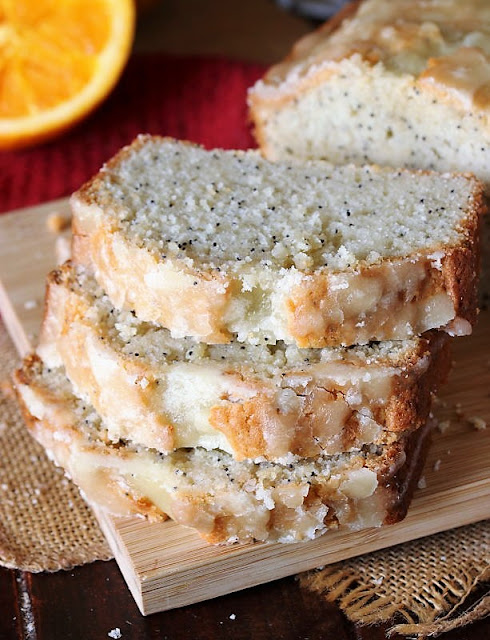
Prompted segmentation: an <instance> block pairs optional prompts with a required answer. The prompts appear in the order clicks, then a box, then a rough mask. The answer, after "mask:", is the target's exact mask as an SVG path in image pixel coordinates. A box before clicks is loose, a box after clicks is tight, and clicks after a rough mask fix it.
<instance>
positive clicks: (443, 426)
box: [437, 420, 451, 433]
mask: <svg viewBox="0 0 490 640" xmlns="http://www.w3.org/2000/svg"><path fill="white" fill-rule="evenodd" d="M450 426H451V421H450V420H442V421H441V422H439V424H438V425H437V428H438V430H439V431H440V432H441V433H446V431H447V430H448V429H449V427H450Z"/></svg>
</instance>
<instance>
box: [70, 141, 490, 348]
mask: <svg viewBox="0 0 490 640" xmlns="http://www.w3.org/2000/svg"><path fill="white" fill-rule="evenodd" d="M482 198H483V192H482V187H481V185H480V183H478V182H477V181H476V180H475V179H473V178H471V177H469V176H466V175H449V174H447V175H438V174H434V173H421V172H410V171H399V170H396V171H395V170H391V169H380V168H379V167H375V166H365V167H362V168H359V167H355V166H341V167H335V166H333V165H330V164H328V163H325V162H319V163H314V164H313V163H311V164H305V165H293V164H288V163H277V164H273V163H270V162H268V161H266V160H264V159H262V158H261V157H260V156H259V154H258V153H257V152H255V151H249V152H236V151H205V150H204V149H202V148H200V147H198V146H195V145H191V144H185V143H180V142H177V141H175V140H171V139H162V138H155V137H148V136H146V137H145V136H140V137H139V138H138V139H137V140H136V141H135V142H134V143H133V144H132V145H131V146H130V147H127V148H125V149H123V150H122V151H121V152H120V153H118V154H117V155H116V156H115V157H114V158H113V159H112V160H111V161H110V162H109V163H108V164H107V165H106V166H105V167H103V168H102V170H101V171H100V172H99V174H98V175H97V176H96V177H95V178H93V179H92V180H91V181H90V182H88V183H87V184H86V185H85V186H84V187H82V189H80V191H78V192H77V193H76V194H75V195H74V196H73V198H72V208H73V214H74V217H73V228H74V233H75V237H74V243H73V259H74V260H75V262H77V263H79V264H82V265H85V266H86V267H88V268H89V269H90V270H91V271H92V272H93V273H94V275H95V277H96V279H97V280H98V282H99V284H100V285H101V286H102V287H103V288H104V290H105V291H106V292H107V294H108V295H109V297H110V299H111V300H112V302H113V304H114V306H115V307H116V308H118V309H126V310H134V311H135V313H136V316H137V317H138V318H140V319H141V320H144V321H149V322H155V323H158V324H160V325H163V326H165V327H167V328H168V329H169V330H170V331H171V334H172V336H173V337H175V338H181V337H184V336H193V337H195V338H196V339H197V340H199V341H202V342H206V343H226V342H230V341H231V340H232V339H233V337H236V338H237V340H238V341H240V342H248V343H252V344H259V343H262V344H264V343H266V342H269V343H276V342H277V341H278V340H283V341H284V342H285V343H287V344H297V345H298V346H300V347H304V348H308V347H324V346H328V345H332V346H337V345H351V344H364V343H368V342H369V341H371V340H392V339H393V340H402V339H406V338H411V337H412V336H414V335H420V334H421V333H423V332H424V331H426V330H428V329H432V328H441V329H444V330H446V331H448V332H450V333H452V334H458V335H459V334H468V333H470V331H471V324H472V323H473V321H474V320H475V315H476V280H477V270H478V266H477V263H478V255H477V254H478V250H477V243H478V233H477V231H478V226H479V218H480V214H481V213H482V211H483V200H482Z"/></svg>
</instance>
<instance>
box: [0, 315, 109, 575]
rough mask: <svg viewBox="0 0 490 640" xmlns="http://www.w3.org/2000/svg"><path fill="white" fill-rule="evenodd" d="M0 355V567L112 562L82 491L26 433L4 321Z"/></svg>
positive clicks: (0, 329)
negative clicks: (18, 403)
mask: <svg viewBox="0 0 490 640" xmlns="http://www.w3.org/2000/svg"><path fill="white" fill-rule="evenodd" d="M0 354H1V355H0V461H1V462H0V564H2V565H4V566H6V567H11V568H18V569H23V570H26V571H57V570H58V569H68V568H71V567H73V566H75V565H80V564H84V563H86V562H92V561H94V560H108V559H110V558H111V557H112V554H111V552H110V549H109V547H108V545H107V543H106V541H105V539H104V537H103V535H102V533H101V531H100V529H99V527H98V525H97V522H96V521H95V518H94V516H93V515H92V512H91V511H90V509H89V508H88V507H87V505H86V504H85V502H84V501H83V500H82V498H81V497H80V494H79V492H78V489H77V488H76V487H75V486H74V485H73V484H72V483H71V482H70V481H69V480H68V479H67V478H65V476H64V475H63V472H62V471H61V470H60V469H57V468H55V467H54V465H53V464H52V463H51V462H50V461H49V459H48V458H47V456H46V454H45V453H44V450H43V449H42V448H41V447H40V446H39V445H38V444H37V443H36V442H35V441H34V440H33V438H31V436H30V435H29V433H28V432H27V430H26V429H25V427H24V423H23V420H22V417H21V415H20V413H19V409H18V407H17V403H16V401H15V397H14V395H13V392H12V387H11V385H10V373H11V371H12V369H13V367H14V366H15V365H16V364H18V360H19V358H18V355H17V352H16V351H15V348H14V346H13V344H12V342H11V341H10V338H9V337H8V334H7V332H6V330H5V327H4V325H3V324H2V323H1V320H0Z"/></svg>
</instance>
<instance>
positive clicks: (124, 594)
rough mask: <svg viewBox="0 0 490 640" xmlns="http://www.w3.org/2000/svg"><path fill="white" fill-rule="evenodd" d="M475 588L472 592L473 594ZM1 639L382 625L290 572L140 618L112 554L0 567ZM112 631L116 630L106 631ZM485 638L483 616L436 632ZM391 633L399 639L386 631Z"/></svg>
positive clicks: (275, 639) (319, 631) (320, 632)
mask: <svg viewBox="0 0 490 640" xmlns="http://www.w3.org/2000/svg"><path fill="white" fill-rule="evenodd" d="M477 595H478V594H475V597H477ZM0 612H1V616H0V639H1V640H20V639H21V638H22V639H25V640H103V639H104V638H108V637H110V636H108V635H107V634H108V633H109V632H110V631H112V630H114V629H120V632H121V638H122V640H149V639H150V638H159V639H161V640H225V639H233V640H265V639H267V640H382V639H383V638H385V637H386V634H385V628H384V627H364V628H363V627H357V626H355V625H353V624H352V623H350V622H349V621H348V620H347V619H346V618H345V617H344V616H343V615H342V613H341V612H340V610H339V609H338V608H337V607H336V606H334V605H331V604H328V603H327V602H326V601H325V600H324V599H323V598H322V597H321V596H318V595H316V594H313V593H310V592H309V591H306V590H305V589H302V588H300V587H299V584H298V582H297V581H296V580H295V579H294V578H285V579H283V580H277V581H275V582H272V583H269V584H267V585H262V586H259V587H255V588H254V589H248V590H246V591H241V592H238V593H233V594H230V595H228V596H224V597H222V598H216V599H215V600H210V601H208V602H202V603H198V604H194V605H192V606H189V607H183V608H181V609H175V610H173V611H165V612H163V613H156V614H153V615H151V616H148V617H146V618H145V617H143V616H142V615H141V614H140V613H139V611H138V609H137V607H136V605H135V603H134V601H133V600H132V598H131V595H130V593H129V591H128V590H127V588H126V584H125V582H124V580H123V578H122V576H121V574H120V573H119V569H118V567H117V565H116V563H115V562H114V561H111V562H95V563H93V564H91V565H86V566H84V567H78V568H76V569H74V570H73V571H66V572H65V571H61V572H58V573H53V574H29V573H23V572H21V571H10V570H7V569H0ZM113 635H115V634H113ZM440 637H441V638H442V639H443V640H488V639H489V638H490V619H488V618H487V619H486V620H482V621H480V622H476V623H474V624H472V625H469V626H467V627H465V628H463V629H460V630H457V631H453V632H450V633H447V634H444V635H443V636H440ZM392 640H401V637H400V636H392Z"/></svg>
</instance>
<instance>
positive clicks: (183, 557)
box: [0, 200, 490, 614]
mask: <svg viewBox="0 0 490 640" xmlns="http://www.w3.org/2000/svg"><path fill="white" fill-rule="evenodd" d="M52 212H58V213H61V214H64V215H66V214H67V212H68V205H67V201H66V200H62V201H57V202H55V203H51V204H49V203H48V204H45V205H42V206H40V207H31V208H29V209H26V210H24V211H21V212H15V213H13V214H7V215H5V216H2V218H1V219H0V308H1V310H2V312H3V314H4V319H5V322H6V324H7V326H8V328H9V331H10V333H11V335H12V337H13V339H14V341H15V343H16V345H17V348H18V349H19V352H20V353H25V352H26V351H27V350H28V349H29V348H30V344H32V341H33V340H35V336H36V334H37V331H38V327H39V323H40V317H41V312H42V298H43V282H44V277H45V274H46V273H47V272H48V271H49V269H50V268H52V267H53V266H54V262H55V260H54V245H55V242H56V237H57V236H56V234H55V233H53V232H51V231H49V229H48V225H47V223H46V220H47V217H48V216H49V215H50V213H52ZM489 328H490V313H489V312H484V313H482V314H481V316H480V321H479V323H478V326H477V329H476V331H475V332H474V334H473V336H471V337H469V338H462V339H458V340H454V341H453V345H454V357H455V360H456V362H457V366H455V368H454V371H453V373H452V375H451V379H450V382H449V384H448V385H447V386H446V387H445V388H444V390H443V392H442V394H441V404H440V406H439V409H438V412H439V415H440V418H441V419H442V420H447V419H449V420H450V421H451V422H452V426H451V428H450V429H449V430H448V431H447V432H446V433H445V434H443V435H442V434H436V437H435V438H434V443H433V446H432V448H431V451H430V454H429V459H428V462H427V465H426V469H425V472H424V476H425V481H426V484H427V487H426V488H425V489H423V490H419V491H417V492H416V496H415V498H414V501H413V504H412V507H411V509H410V511H409V514H408V516H407V518H406V519H405V520H404V521H403V522H402V523H399V524H397V525H394V526H390V527H384V528H381V529H369V530H364V531H359V532H345V531H342V530H340V531H333V532H330V533H328V534H327V535H325V536H323V537H322V538H319V539H317V540H313V541H311V542H307V543H301V544H296V545H280V544H248V545H233V546H228V547H215V546H210V545H207V544H206V543H205V542H203V541H202V540H201V539H200V538H199V537H198V536H197V534H195V533H194V532H193V531H192V530H189V529H186V528H183V527H180V526H179V525H176V524H175V523H173V522H171V521H168V522H165V523H160V524H149V523H146V522H144V521H142V520H141V519H138V518H124V519H113V518H111V517H109V516H107V515H106V514H103V513H101V512H99V511H98V510H96V514H97V516H98V518H99V522H100V524H101V526H102V528H103V530H104V533H105V534H106V537H107V539H108V541H109V543H110V545H111V548H112V550H113V553H114V555H115V557H116V559H117V561H118V563H119V565H120V568H121V571H122V573H123V574H124V576H125V579H126V581H127V583H128V586H129V588H130V589H131V592H132V593H133V596H134V598H135V600H136V602H137V604H138V606H139V608H140V610H141V611H142V612H143V613H145V614H148V613H153V612H156V611H162V610H165V609H171V608H175V607H182V606H184V605H187V604H191V603H193V602H199V601H201V600H205V599H209V598H214V597H217V596H220V595H223V594H225V593H230V592H232V591H238V590H240V589H245V588H248V587H251V586H254V585H257V584H261V583H264V582H268V581H271V580H275V579H278V578H281V577H284V576H288V575H293V574H295V573H298V572H300V571H304V570H307V569H311V568H314V567H316V566H319V565H324V564H327V563H331V562H336V561H338V560H341V559H344V558H348V557H352V556H354V555H360V554H362V553H366V552H369V551H373V550H376V549H380V548H384V547H387V546H391V545H394V544H398V543H401V542H405V541H407V540H412V539H415V538H419V537H422V536H425V535H430V534H433V533H436V532H438V531H443V530H445V529H448V528H453V527H456V526H461V525H464V524H468V523H470V522H475V521H478V520H482V519H484V518H488V517H490V476H489V474H488V460H489V459H490V429H487V430H481V431H478V430H476V429H475V428H474V427H472V426H471V424H470V422H469V421H468V418H471V417H474V416H478V417H481V418H483V419H484V420H486V421H487V422H488V423H489V424H490V398H489V389H490V366H489V356H490V333H489V331H488V329H489ZM457 414H458V415H457Z"/></svg>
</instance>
